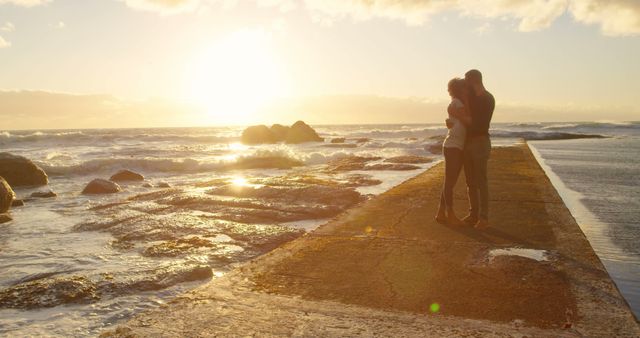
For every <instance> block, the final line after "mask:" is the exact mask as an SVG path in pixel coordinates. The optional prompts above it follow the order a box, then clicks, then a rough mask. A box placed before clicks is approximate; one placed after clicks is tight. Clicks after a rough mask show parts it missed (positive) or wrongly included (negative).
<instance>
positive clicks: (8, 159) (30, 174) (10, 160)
mask: <svg viewBox="0 0 640 338" xmlns="http://www.w3.org/2000/svg"><path fill="white" fill-rule="evenodd" d="M0 176H2V177H4V179H5V180H6V181H7V182H8V183H9V184H10V185H11V186H12V187H19V186H29V185H32V186H39V185H46V184H47V183H49V180H48V178H47V174H46V173H45V172H44V170H42V169H41V168H40V167H38V166H37V165H35V164H34V163H33V162H31V160H29V159H27V158H25V157H22V156H18V155H13V154H10V153H0Z"/></svg>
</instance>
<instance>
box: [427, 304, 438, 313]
mask: <svg viewBox="0 0 640 338" xmlns="http://www.w3.org/2000/svg"><path fill="white" fill-rule="evenodd" d="M429 310H430V311H431V313H438V312H439V311H440V304H438V303H433V304H431V306H429Z"/></svg>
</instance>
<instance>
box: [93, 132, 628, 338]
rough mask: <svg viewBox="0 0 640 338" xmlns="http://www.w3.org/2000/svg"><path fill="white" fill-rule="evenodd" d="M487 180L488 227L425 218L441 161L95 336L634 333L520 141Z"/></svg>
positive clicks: (501, 153)
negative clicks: (283, 243)
mask: <svg viewBox="0 0 640 338" xmlns="http://www.w3.org/2000/svg"><path fill="white" fill-rule="evenodd" d="M489 172H490V184H491V186H490V191H491V210H492V218H491V223H492V227H491V228H490V229H489V230H487V231H485V232H479V231H476V230H473V229H471V228H466V227H450V226H445V225H440V224H437V223H436V222H435V220H433V215H434V214H435V211H436V208H437V201H438V200H439V195H440V189H441V182H442V175H443V165H442V164H440V165H437V166H436V167H434V168H432V169H430V170H427V171H425V172H424V173H422V174H420V175H418V176H416V177H415V178H413V179H410V180H408V181H406V182H404V183H402V184H400V185H398V186H396V187H395V188H393V189H391V190H389V191H387V192H386V193H383V194H381V195H379V196H377V197H376V198H374V199H371V200H369V201H366V202H364V203H363V204H361V205H360V206H357V207H355V208H354V209H351V210H349V211H347V212H345V213H343V214H341V215H340V216H338V217H337V218H335V219H334V220H332V221H330V222H328V223H327V224H325V225H323V226H321V227H319V228H318V229H316V230H315V231H313V232H311V233H309V234H307V235H305V236H303V237H301V238H299V239H297V240H295V241H293V242H290V243H287V244H285V245H283V246H282V247H280V248H278V249H276V250H273V251H272V252H270V253H268V254H266V255H263V256H261V257H258V258H256V259H254V260H252V261H250V262H248V263H246V264H243V265H241V266H240V267H238V268H237V269H235V270H233V271H231V272H230V273H228V274H226V275H225V276H223V277H220V278H215V279H213V280H212V281H211V282H210V283H209V284H207V285H204V286H203V287H201V288H199V289H196V290H194V291H192V292H189V293H186V294H184V295H182V296H180V297H178V298H176V299H175V300H173V301H171V302H169V303H168V304H166V305H164V306H162V307H161V308H159V309H157V310H153V311H149V312H146V313H142V314H140V315H138V316H136V317H134V318H133V319H132V320H131V321H129V322H128V323H126V324H125V325H122V326H120V327H118V328H117V329H116V330H111V331H108V332H105V333H104V334H103V336H154V337H156V336H187V337H194V336H247V335H248V336H252V335H253V336H422V337H424V336H434V337H443V336H451V337H454V336H455V337H457V336H478V337H480V336H482V337H487V336H495V337H511V336H515V337H522V336H529V337H531V336H534V337H560V336H566V337H573V336H575V337H580V336H589V337H610V336H620V337H636V336H638V335H640V328H639V327H638V322H637V320H636V319H635V317H634V315H633V314H632V312H631V311H630V309H629V306H628V305H627V303H626V302H625V300H624V299H623V298H622V296H621V295H620V293H619V291H618V289H617V288H616V286H615V285H614V283H613V282H612V281H611V279H610V277H609V275H608V274H607V272H606V270H605V269H604V267H603V266H602V264H601V262H600V261H599V259H598V258H597V256H596V255H595V253H594V252H593V249H592V248H591V246H590V244H589V242H588V241H587V239H586V238H585V236H584V234H583V233H582V231H581V230H580V228H579V226H578V225H577V224H576V222H575V220H574V219H573V217H572V216H571V214H570V213H569V211H568V210H567V208H566V206H565V205H564V203H563V202H562V200H561V199H560V197H559V196H558V194H557V192H556V191H555V189H554V188H553V186H552V185H551V183H550V181H549V180H548V178H547V177H546V176H545V174H544V171H543V170H542V169H541V168H540V166H539V165H538V163H537V162H536V160H535V158H534V157H533V155H532V153H531V152H530V150H529V148H528V146H527V145H526V144H522V145H518V146H513V147H500V148H495V149H494V151H493V153H492V158H491V160H490V169H489ZM455 200H456V204H457V207H456V209H457V211H458V212H459V213H460V214H464V209H465V208H466V201H465V200H466V197H465V193H464V181H463V180H462V181H461V182H460V183H459V184H458V185H457V187H456V198H455ZM523 249H530V250H523ZM523 256H528V257H523Z"/></svg>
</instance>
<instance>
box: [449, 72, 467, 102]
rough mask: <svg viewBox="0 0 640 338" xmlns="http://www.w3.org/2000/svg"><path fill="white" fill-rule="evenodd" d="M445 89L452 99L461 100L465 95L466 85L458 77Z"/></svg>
mask: <svg viewBox="0 0 640 338" xmlns="http://www.w3.org/2000/svg"><path fill="white" fill-rule="evenodd" d="M447 87H448V89H449V95H451V97H452V98H456V99H459V100H462V99H463V97H464V96H465V94H466V90H467V84H466V82H465V81H464V79H461V78H459V77H455V78H453V79H451V80H450V81H449V85H448V86H447Z"/></svg>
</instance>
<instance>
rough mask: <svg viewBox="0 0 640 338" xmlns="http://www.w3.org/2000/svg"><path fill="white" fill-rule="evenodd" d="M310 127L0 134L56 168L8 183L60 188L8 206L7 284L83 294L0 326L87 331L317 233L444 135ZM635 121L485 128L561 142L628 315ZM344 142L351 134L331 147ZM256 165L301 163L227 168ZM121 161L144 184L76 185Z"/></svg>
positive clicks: (633, 295)
mask: <svg viewBox="0 0 640 338" xmlns="http://www.w3.org/2000/svg"><path fill="white" fill-rule="evenodd" d="M314 127H315V128H316V130H317V131H318V132H319V134H320V135H321V136H322V137H324V138H325V139H326V141H325V142H324V143H307V144H300V145H285V144H275V145H258V146H245V145H242V144H240V143H239V140H240V138H239V136H240V134H241V132H242V128H240V127H219V128H174V129H171V128H167V129H120V130H103V129H96V130H46V131H0V149H2V151H6V152H10V153H13V154H18V155H22V156H25V157H27V158H29V159H31V160H33V161H34V162H35V163H37V164H38V165H39V166H40V167H42V168H43V169H44V170H45V171H46V172H47V173H48V175H49V179H50V184H49V186H47V187H40V188H16V189H15V190H16V193H17V195H18V197H19V198H28V197H29V195H30V194H31V193H32V192H33V191H41V190H46V189H51V190H53V191H54V192H56V193H57V194H58V196H57V197H56V198H51V199H32V200H29V201H27V202H26V204H25V206H23V207H16V208H14V209H12V211H11V214H12V217H13V219H14V220H13V221H10V222H8V223H5V224H2V225H0V290H2V289H5V290H6V289H8V288H15V287H20V286H23V285H29V286H30V287H34V284H33V283H40V282H41V283H43V285H44V286H46V287H48V289H49V290H54V291H61V292H63V291H64V290H65V289H64V288H65V285H66V284H64V283H62V282H59V281H60V280H64V281H69V280H72V281H75V282H76V283H79V284H77V286H79V287H80V288H85V289H86V290H87V294H86V295H81V297H80V298H79V301H78V299H76V300H75V301H71V302H67V303H64V302H58V303H54V304H51V303H49V305H55V306H49V305H47V301H50V300H51V297H54V298H53V299H54V300H59V299H58V298H55V297H57V296H59V295H53V296H52V295H51V294H46V293H42V292H41V291H39V292H34V294H30V293H28V292H27V293H26V295H28V296H31V297H33V302H32V304H31V306H22V307H20V306H18V307H17V308H4V309H0V335H15V336H23V335H48V336H83V335H96V334H97V333H99V332H100V331H101V330H103V329H104V328H108V327H111V326H113V325H116V324H118V323H120V322H122V321H124V320H126V319H127V318H130V317H131V316H132V315H133V314H135V313H137V312H139V311H143V310H146V309H150V308H153V307H156V306H159V305H161V304H163V303H164V302H166V301H167V300H168V299H170V298H171V297H173V296H175V295H176V294H179V293H181V292H184V291H187V290H190V289H193V288H195V287H197V286H198V285H201V284H203V283H205V282H207V281H208V280H210V278H217V276H221V275H223V274H224V273H225V272H226V271H228V270H229V269H231V268H233V267H234V266H235V265H237V264H240V263H242V262H244V261H246V260H248V259H251V258H253V257H256V256H258V255H261V254H263V253H265V252H267V251H269V250H272V249H273V248H275V247H277V246H278V245H280V244H282V243H284V242H286V241H288V240H292V239H294V238H296V237H297V236H299V235H300V234H301V233H304V232H305V231H310V230H312V229H313V228H315V227H316V226H318V225H319V224H321V223H323V222H326V221H327V219H329V218H331V217H332V216H333V215H335V214H337V213H339V212H340V211H341V210H342V209H341V208H340V203H342V201H345V202H344V203H347V202H348V204H349V205H351V204H350V203H352V202H353V203H355V202H357V201H361V200H362V199H366V198H368V196H372V195H375V194H379V193H381V192H383V191H386V190H387V189H389V188H390V187H392V186H394V185H396V184H398V183H400V182H402V181H404V180H406V179H408V178H410V177H412V176H415V175H417V174H419V173H421V172H423V171H424V170H425V169H428V168H429V167H431V166H432V165H434V164H435V163H437V162H438V161H439V160H440V159H441V157H440V155H437V154H432V153H430V152H429V149H434V148H435V149H437V144H438V142H439V141H440V140H441V139H442V135H444V134H445V133H446V129H445V128H444V126H442V125H439V124H438V125H435V124H431V125H349V126H314ZM639 131H640V124H637V123H629V124H611V123H588V124H563V125H558V124H544V123H540V124H494V126H493V129H492V136H493V140H494V145H495V144H498V145H500V144H510V143H513V142H515V141H516V140H518V139H520V138H527V139H530V140H555V141H544V142H542V141H540V142H534V146H535V148H536V149H537V150H538V152H539V154H540V157H541V160H543V161H544V162H545V163H546V165H547V167H548V168H549V170H550V171H551V172H554V173H556V174H557V176H558V184H564V186H565V187H566V189H567V191H569V190H571V191H575V192H578V193H580V198H575V199H573V200H572V201H573V202H571V203H575V205H580V206H583V207H584V209H586V210H589V218H588V219H587V218H583V219H581V218H580V217H581V216H580V212H581V210H582V209H579V208H576V207H572V204H571V203H569V202H568V204H569V207H570V209H571V211H572V212H573V213H574V215H576V214H577V215H576V218H578V221H579V222H580V223H581V225H582V224H588V227H589V228H588V229H586V228H583V229H585V230H584V231H585V233H587V235H588V236H589V239H590V241H591V242H592V244H593V246H594V248H595V249H596V251H597V253H598V255H599V256H600V257H601V259H602V260H603V261H604V262H605V265H606V266H607V269H609V271H610V272H611V274H612V276H613V278H614V280H615V281H616V283H617V284H618V286H619V287H620V288H621V290H622V292H623V294H624V295H625V297H626V298H627V300H628V301H629V302H630V303H631V304H632V305H633V306H634V309H635V310H636V311H638V306H637V304H638V292H637V290H638V285H639V284H640V282H639V281H640V278H639V277H638V270H637V269H638V257H639V256H640V255H639V253H638V246H637V242H638V239H640V234H639V232H638V226H637V224H638V211H637V210H639V209H638V205H637V203H638V200H640V199H638V188H637V187H638V184H637V183H638V177H639V176H638V168H639V166H638V162H637V161H634V159H633V158H634V155H636V156H635V157H637V154H638V153H639V152H638V146H639V143H638V134H639ZM342 137H344V138H346V139H347V140H346V142H345V143H344V144H339V143H338V144H335V143H331V142H330V140H331V139H334V138H342ZM602 137H606V138H602ZM574 138H581V139H577V140H573V139H574ZM582 138H584V139H582ZM621 148H624V150H623V149H621ZM625 151H626V152H625ZM400 155H418V156H427V157H431V158H433V161H431V162H428V163H419V164H415V168H414V169H413V170H405V171H393V170H356V171H350V172H332V171H331V170H328V168H330V163H331V162H332V161H335V160H338V159H344V158H348V157H350V156H361V157H375V159H372V160H371V161H369V162H368V163H369V164H376V163H385V162H384V160H385V159H388V158H392V157H395V156H400ZM260 160H264V161H263V162H264V163H270V162H273V161H285V162H286V161H289V160H291V161H296V162H297V163H299V164H300V165H299V166H296V167H294V168H289V169H277V168H271V167H268V166H267V167H264V168H261V167H260V165H257V166H253V167H252V168H251V169H238V168H235V167H234V164H237V163H246V161H253V162H251V163H262V162H260ZM243 161H245V162H243ZM256 161H257V162H256ZM120 169H130V170H133V171H136V172H139V173H141V174H143V175H144V176H145V178H146V181H145V182H146V183H149V185H147V186H143V184H142V183H129V184H123V188H124V192H122V193H119V194H114V195H105V196H85V195H81V194H80V191H81V190H82V188H83V187H84V186H85V185H86V184H87V183H88V182H89V181H90V180H92V179H93V178H108V177H109V176H110V175H112V174H113V173H115V172H116V171H118V170H120ZM354 175H355V176H354ZM594 175H596V176H597V177H595V178H594ZM314 182H323V183H322V184H315V183H314ZM362 182H364V183H362ZM160 183H166V184H168V185H169V186H170V187H171V188H161V187H160ZM149 186H150V187H149ZM350 190H353V191H355V192H357V193H358V194H355V195H354V194H353V193H351V192H349V191H350ZM273 196H275V197H274V198H272V197H273ZM291 196H303V197H304V198H305V200H304V201H303V202H304V203H300V204H297V205H294V206H291V205H284V206H282V208H283V210H284V211H282V210H280V211H278V210H277V209H278V208H273V206H272V205H271V204H270V203H272V202H273V201H276V202H277V201H287V198H289V197H291ZM340 198H342V199H340ZM333 200H337V202H335V203H334V201H333ZM583 214H584V213H583ZM589 229H593V231H591V230H589ZM599 241H602V242H605V243H606V244H604V245H600V244H598V242H599ZM167 244H171V246H167ZM157 253H159V254H157ZM203 266H205V267H207V269H209V268H210V269H211V270H212V271H213V273H212V274H211V275H212V276H209V275H207V274H203V270H202V267H203ZM73 278H76V279H73ZM29 283H32V284H29ZM74 285H76V284H74ZM47 297H49V298H47ZM23 305H24V304H23ZM45 305H47V306H45Z"/></svg>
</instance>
